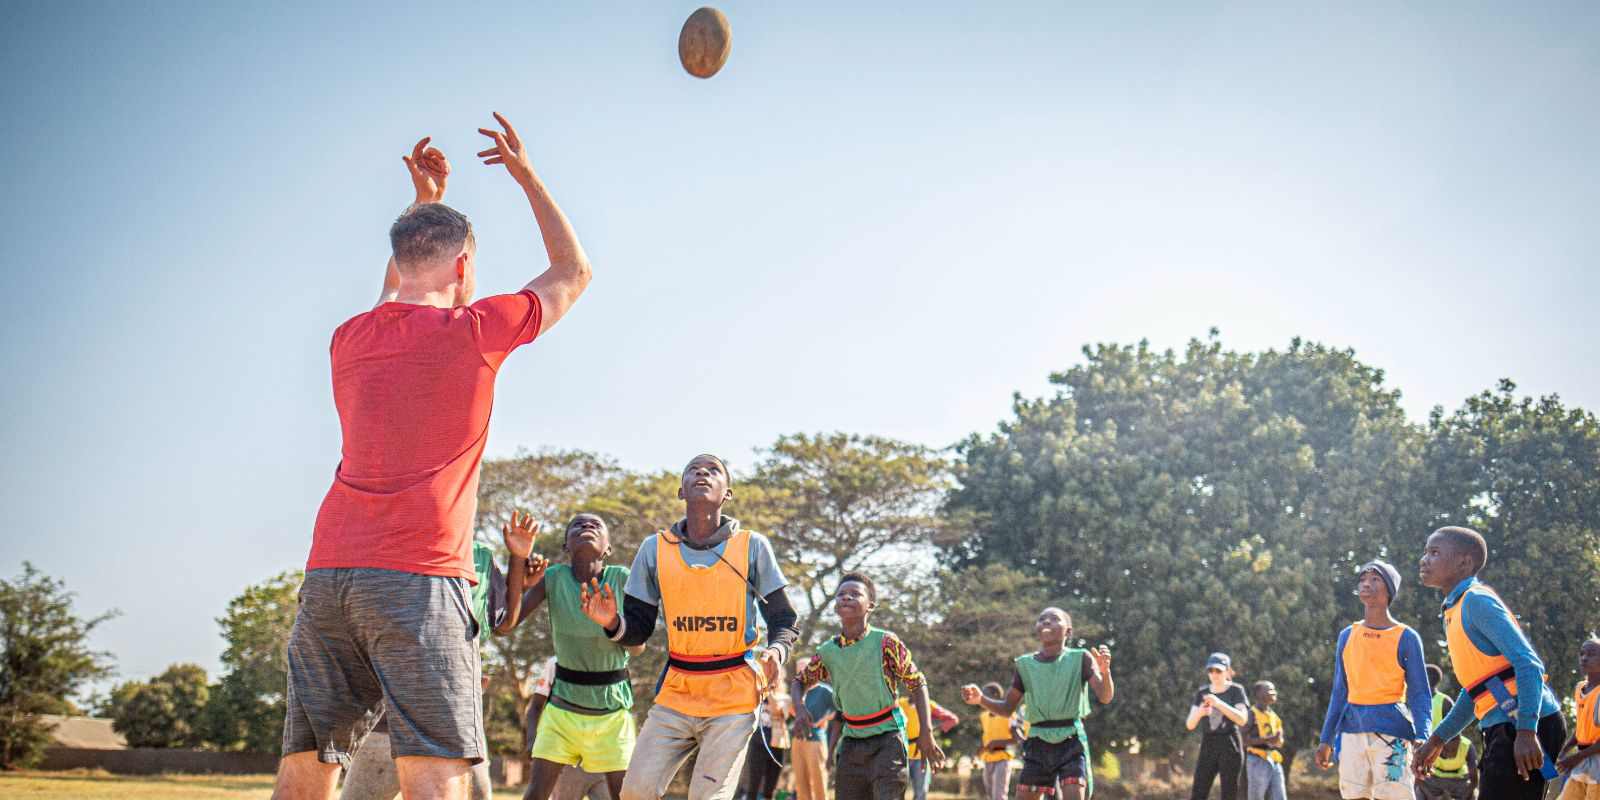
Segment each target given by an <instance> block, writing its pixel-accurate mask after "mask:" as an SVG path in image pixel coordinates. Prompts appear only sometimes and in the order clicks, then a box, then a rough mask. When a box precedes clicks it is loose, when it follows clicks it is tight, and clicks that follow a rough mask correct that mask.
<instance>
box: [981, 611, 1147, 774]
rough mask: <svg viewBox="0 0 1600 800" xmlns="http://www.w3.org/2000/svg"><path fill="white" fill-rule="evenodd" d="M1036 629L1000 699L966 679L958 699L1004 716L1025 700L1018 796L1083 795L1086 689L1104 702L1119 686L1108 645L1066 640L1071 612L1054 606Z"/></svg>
mask: <svg viewBox="0 0 1600 800" xmlns="http://www.w3.org/2000/svg"><path fill="white" fill-rule="evenodd" d="M1033 632H1034V635H1035V636H1037V637H1038V639H1039V650H1038V652H1034V653H1028V654H1026V655H1021V656H1017V658H1016V659H1015V660H1014V661H1013V662H1012V668H1011V691H1010V692H1008V693H1007V694H1006V697H1005V699H1004V700H997V699H994V698H989V697H985V696H984V694H983V692H981V691H979V690H978V687H977V686H975V685H973V684H970V683H969V684H967V685H966V686H963V687H961V699H962V700H964V701H966V702H967V703H969V704H971V705H975V706H976V705H981V706H983V707H984V708H986V709H988V710H989V711H990V712H992V713H995V714H999V715H1001V716H1003V717H1008V718H1009V717H1010V716H1011V714H1012V712H1014V711H1016V710H1017V706H1018V705H1022V706H1023V708H1024V712H1023V716H1024V719H1026V720H1027V722H1028V738H1027V739H1026V740H1025V741H1023V743H1022V774H1021V775H1019V776H1018V777H1017V797H1018V798H1020V800H1033V799H1034V798H1039V797H1057V796H1059V797H1063V798H1072V799H1073V800H1082V799H1083V798H1087V797H1088V796H1089V794H1090V793H1091V792H1093V791H1094V774H1093V772H1092V771H1091V770H1090V767H1089V740H1088V737H1087V736H1086V735H1085V734H1084V730H1083V718H1084V717H1087V716H1089V711H1090V707H1089V691H1090V690H1091V689H1092V690H1094V696H1095V698H1096V699H1098V700H1099V701H1100V703H1101V704H1102V705H1104V704H1106V703H1110V702H1111V698H1112V696H1113V695H1114V694H1115V693H1116V685H1115V684H1114V683H1113V682H1112V680H1111V650H1110V648H1108V647H1105V646H1103V645H1102V646H1101V647H1098V648H1095V649H1093V650H1084V649H1081V648H1076V647H1067V646H1066V642H1067V639H1068V637H1070V636H1071V635H1072V617H1070V616H1068V615H1067V612H1065V611H1062V610H1061V609H1059V608H1055V607H1053V606H1052V607H1050V608H1046V609H1045V610H1043V611H1041V612H1039V618H1038V619H1037V620H1035V621H1034V623H1033Z"/></svg>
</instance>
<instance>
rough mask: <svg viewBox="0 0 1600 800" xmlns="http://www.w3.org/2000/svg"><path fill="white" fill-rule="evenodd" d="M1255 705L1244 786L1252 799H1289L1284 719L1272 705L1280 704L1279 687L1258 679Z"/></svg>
mask: <svg viewBox="0 0 1600 800" xmlns="http://www.w3.org/2000/svg"><path fill="white" fill-rule="evenodd" d="M1250 696H1251V697H1252V698H1253V699H1254V700H1255V705H1254V706H1251V707H1250V722H1251V724H1250V728H1249V730H1248V732H1247V733H1246V734H1245V736H1244V747H1245V750H1244V753H1245V762H1244V766H1245V786H1246V787H1247V788H1246V790H1245V794H1246V796H1247V797H1248V798H1249V800H1286V797H1287V790H1286V789H1285V787H1284V782H1283V752H1282V751H1283V720H1282V719H1280V718H1279V717H1278V712H1276V711H1273V710H1272V707H1273V706H1275V705H1277V704H1278V687H1276V686H1274V685H1273V684H1272V681H1257V682H1256V684H1255V685H1254V686H1252V687H1250Z"/></svg>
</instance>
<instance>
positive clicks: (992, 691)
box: [983, 681, 1006, 700]
mask: <svg viewBox="0 0 1600 800" xmlns="http://www.w3.org/2000/svg"><path fill="white" fill-rule="evenodd" d="M983 693H984V694H986V695H988V696H990V697H993V698H995V699H996V700H998V699H1000V698H1003V697H1005V696H1006V693H1005V690H1004V689H1002V688H1001V687H1000V684H998V683H995V682H993V681H990V682H989V683H986V684H984V685H983Z"/></svg>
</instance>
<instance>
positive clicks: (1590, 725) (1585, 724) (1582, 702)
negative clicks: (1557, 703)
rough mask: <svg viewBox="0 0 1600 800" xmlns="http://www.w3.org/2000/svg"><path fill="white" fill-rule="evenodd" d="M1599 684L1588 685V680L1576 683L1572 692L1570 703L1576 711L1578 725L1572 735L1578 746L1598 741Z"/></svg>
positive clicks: (1586, 745) (1599, 715) (1599, 718)
mask: <svg viewBox="0 0 1600 800" xmlns="http://www.w3.org/2000/svg"><path fill="white" fill-rule="evenodd" d="M1597 699H1600V686H1589V685H1588V681H1584V682H1583V683H1581V684H1578V688H1577V691H1574V692H1573V693H1572V705H1573V708H1574V710H1576V711H1577V718H1578V727H1577V729H1576V730H1575V731H1574V732H1573V736H1574V737H1576V738H1577V740H1578V746H1579V747H1588V746H1589V745H1591V744H1594V743H1595V742H1600V708H1596V706H1597V705H1600V703H1596V702H1595V701H1596V700H1597Z"/></svg>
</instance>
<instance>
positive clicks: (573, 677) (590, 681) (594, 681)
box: [556, 663, 628, 686]
mask: <svg viewBox="0 0 1600 800" xmlns="http://www.w3.org/2000/svg"><path fill="white" fill-rule="evenodd" d="M627 679H628V668H627V667H623V668H622V669H612V670H604V671H601V672H586V671H584V670H581V669H568V668H566V667H563V666H561V665H560V664H559V663H558V664H556V680H558V681H561V682H562V683H570V684H572V685H574V686H610V685H611V684H613V683H622V682H623V681H625V680H627Z"/></svg>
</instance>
